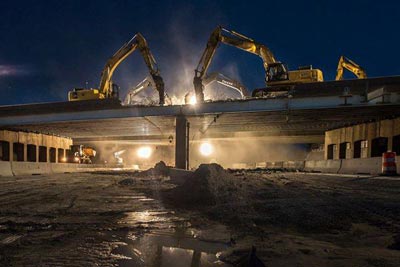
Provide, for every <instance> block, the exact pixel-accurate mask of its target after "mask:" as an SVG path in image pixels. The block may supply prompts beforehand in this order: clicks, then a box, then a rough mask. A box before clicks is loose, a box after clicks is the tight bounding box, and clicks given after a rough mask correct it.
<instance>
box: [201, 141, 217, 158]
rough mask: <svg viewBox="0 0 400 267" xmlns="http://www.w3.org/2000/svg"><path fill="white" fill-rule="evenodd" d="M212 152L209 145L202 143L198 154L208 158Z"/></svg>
mask: <svg viewBox="0 0 400 267" xmlns="http://www.w3.org/2000/svg"><path fill="white" fill-rule="evenodd" d="M213 152H214V149H213V147H212V145H211V144H210V143H202V144H201V145H200V153H201V154H202V155H203V156H210V155H211V154H212V153H213Z"/></svg>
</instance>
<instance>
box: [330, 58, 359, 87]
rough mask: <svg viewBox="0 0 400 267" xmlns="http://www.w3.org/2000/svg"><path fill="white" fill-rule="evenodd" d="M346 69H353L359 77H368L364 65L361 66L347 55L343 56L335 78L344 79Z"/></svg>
mask: <svg viewBox="0 0 400 267" xmlns="http://www.w3.org/2000/svg"><path fill="white" fill-rule="evenodd" d="M344 69H347V70H349V71H351V72H352V73H353V74H354V75H356V76H357V78H358V79H365V78H367V73H366V72H365V70H364V69H363V68H362V67H360V66H359V65H358V64H357V63H355V62H354V61H352V60H351V59H349V58H347V57H345V56H341V57H340V59H339V63H338V67H337V73H336V79H335V80H336V81H339V80H343V71H344Z"/></svg>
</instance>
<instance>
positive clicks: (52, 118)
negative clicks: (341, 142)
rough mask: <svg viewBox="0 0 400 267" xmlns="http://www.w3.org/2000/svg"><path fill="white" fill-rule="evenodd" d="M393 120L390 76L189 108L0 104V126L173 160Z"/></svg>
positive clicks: (399, 88) (396, 101) (397, 100)
mask: <svg viewBox="0 0 400 267" xmlns="http://www.w3.org/2000/svg"><path fill="white" fill-rule="evenodd" d="M399 115H400V76H396V77H383V78H373V79H363V80H346V81H333V82H324V83H314V84H307V85H298V86H296V87H295V88H293V89H292V90H290V91H289V92H288V93H287V94H283V95H279V94H276V95H271V96H270V97H268V98H259V99H257V98H253V99H247V100H236V101H217V102H206V103H202V104H198V105H193V106H192V105H172V106H122V105H120V103H119V102H118V101H111V100H102V101H80V102H58V103H43V104H31V105H17V106H3V107H0V127H1V128H2V129H12V130H22V131H34V132H41V133H52V134H57V135H60V136H67V137H70V138H73V140H74V141H75V142H78V143H82V142H92V141H97V142H101V141H113V142H122V143H123V142H129V143H160V144H162V143H168V142H169V141H171V138H172V139H175V140H176V155H177V157H178V158H187V156H186V155H187V153H188V152H187V147H188V142H189V141H196V140H201V139H205V138H207V139H221V140H222V139H223V140H230V139H235V140H237V139H241V138H242V139H248V138H257V139H264V140H268V139H272V138H273V140H276V138H278V137H279V138H280V139H281V140H282V142H297V143H322V142H323V138H324V133H325V131H326V130H329V129H334V128H340V127H343V126H348V125H352V124H357V123H362V122H368V121H374V120H381V119H385V118H393V117H398V116H399ZM189 128H190V135H189V132H188V129H189ZM189 139H190V140H189ZM180 154H183V157H180V156H179V155H180ZM182 160H183V159H182ZM178 165H179V164H178ZM180 166H182V165H180Z"/></svg>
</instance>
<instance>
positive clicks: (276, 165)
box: [267, 161, 284, 169]
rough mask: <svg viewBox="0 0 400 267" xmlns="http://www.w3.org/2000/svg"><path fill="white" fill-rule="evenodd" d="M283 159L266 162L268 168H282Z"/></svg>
mask: <svg viewBox="0 0 400 267" xmlns="http://www.w3.org/2000/svg"><path fill="white" fill-rule="evenodd" d="M283 163H284V162H283V161H276V162H267V168H268V169H282V168H283Z"/></svg>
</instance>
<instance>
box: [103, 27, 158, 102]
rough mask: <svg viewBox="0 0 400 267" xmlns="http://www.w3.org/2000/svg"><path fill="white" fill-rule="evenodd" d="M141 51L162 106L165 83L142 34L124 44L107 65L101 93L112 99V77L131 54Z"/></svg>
mask: <svg viewBox="0 0 400 267" xmlns="http://www.w3.org/2000/svg"><path fill="white" fill-rule="evenodd" d="M137 48H138V49H139V51H140V53H141V55H142V57H143V59H144V62H145V63H146V66H147V68H148V69H149V72H150V75H151V76H152V78H153V80H154V84H155V87H156V90H157V91H158V92H159V97H160V104H161V105H163V104H164V82H163V79H162V78H161V76H160V71H159V69H158V66H157V63H156V61H155V59H154V56H153V54H152V53H151V51H150V49H149V46H148V44H147V41H146V39H145V38H144V37H143V35H141V34H140V33H137V34H136V35H135V36H133V38H132V39H131V40H129V41H128V42H127V43H126V44H124V45H123V46H122V47H121V48H120V49H119V50H118V51H117V52H116V53H115V54H114V55H113V56H112V57H111V58H110V59H109V60H108V61H107V63H106V65H105V66H104V69H103V72H102V74H101V80H100V86H99V90H100V92H103V94H104V95H105V96H106V97H112V93H113V83H112V80H111V78H112V76H113V73H114V71H115V69H116V68H117V67H118V65H119V64H120V63H121V62H122V61H124V60H125V59H126V58H127V57H128V56H129V55H130V54H132V53H133V52H134V51H135V50H136V49H137Z"/></svg>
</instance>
